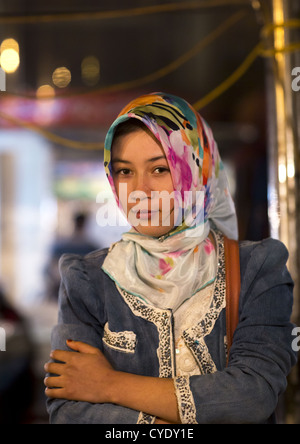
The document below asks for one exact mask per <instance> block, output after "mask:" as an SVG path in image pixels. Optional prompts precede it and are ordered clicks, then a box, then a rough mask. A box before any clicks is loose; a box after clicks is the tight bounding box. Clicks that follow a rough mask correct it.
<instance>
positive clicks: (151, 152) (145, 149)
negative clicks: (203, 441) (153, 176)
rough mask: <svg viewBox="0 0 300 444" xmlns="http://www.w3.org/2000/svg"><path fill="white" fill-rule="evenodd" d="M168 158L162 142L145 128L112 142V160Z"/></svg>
mask: <svg viewBox="0 0 300 444" xmlns="http://www.w3.org/2000/svg"><path fill="white" fill-rule="evenodd" d="M129 158H130V159H132V160H134V159H137V160H138V159H141V158H143V159H147V160H149V161H154V160H156V159H157V158H160V159H163V158H165V159H166V156H165V153H164V150H163V147H162V145H161V143H160V142H159V141H158V140H157V139H156V138H155V137H153V136H152V137H151V136H150V135H149V134H148V133H147V132H145V131H143V130H137V131H134V132H132V133H129V134H126V135H123V136H121V137H118V138H117V139H116V140H115V142H114V143H113V144H112V162H117V161H121V160H122V161H123V160H127V159H129Z"/></svg>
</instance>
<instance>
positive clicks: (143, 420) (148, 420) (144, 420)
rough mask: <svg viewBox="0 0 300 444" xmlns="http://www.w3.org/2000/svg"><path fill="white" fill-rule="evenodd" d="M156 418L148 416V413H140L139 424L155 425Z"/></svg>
mask: <svg viewBox="0 0 300 444" xmlns="http://www.w3.org/2000/svg"><path fill="white" fill-rule="evenodd" d="M155 419H156V418H155V416H151V415H147V413H143V412H140V414H139V417H138V420H137V424H154V421H155Z"/></svg>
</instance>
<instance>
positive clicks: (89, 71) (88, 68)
mask: <svg viewBox="0 0 300 444" xmlns="http://www.w3.org/2000/svg"><path fill="white" fill-rule="evenodd" d="M81 77H82V80H83V82H84V83H85V84H86V85H88V86H94V85H96V84H97V83H98V81H99V78H100V62H99V60H98V59H97V57H94V56H88V57H85V58H84V59H83V60H82V63H81Z"/></svg>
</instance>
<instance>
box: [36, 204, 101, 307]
mask: <svg viewBox="0 0 300 444" xmlns="http://www.w3.org/2000/svg"><path fill="white" fill-rule="evenodd" d="M87 222H88V214H87V213H84V212H76V213H75V214H74V216H73V224H74V228H73V232H72V234H71V236H69V237H67V238H63V239H58V240H57V241H56V242H55V243H54V245H53V247H52V249H51V253H50V261H49V264H48V265H47V267H46V273H45V278H46V294H47V297H48V298H49V299H52V300H57V298H58V291H59V284H60V275H59V269H58V261H59V259H60V257H61V256H62V255H63V254H64V253H73V254H81V255H85V254H87V253H89V252H91V251H93V250H97V249H98V248H99V246H98V245H96V244H95V243H93V242H92V241H91V240H90V239H89V237H88V235H87V232H86V227H87Z"/></svg>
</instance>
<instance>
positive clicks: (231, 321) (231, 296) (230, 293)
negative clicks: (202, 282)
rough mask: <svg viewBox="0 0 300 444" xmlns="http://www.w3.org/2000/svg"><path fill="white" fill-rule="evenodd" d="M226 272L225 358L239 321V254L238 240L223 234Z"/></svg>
mask: <svg viewBox="0 0 300 444" xmlns="http://www.w3.org/2000/svg"><path fill="white" fill-rule="evenodd" d="M224 253H225V274H226V330H227V347H228V349H227V360H228V356H229V350H230V347H231V345H232V338H233V333H234V331H235V329H236V327H237V324H238V322H239V296H240V287H241V283H240V281H241V276H240V256H239V244H238V241H235V240H232V239H228V238H227V237H226V236H224Z"/></svg>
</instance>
